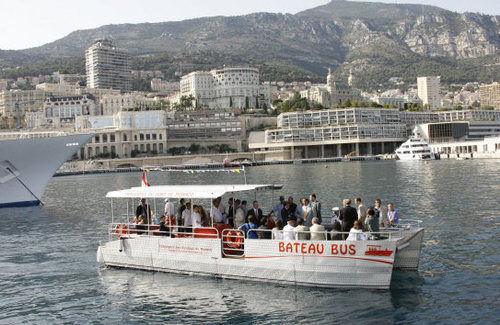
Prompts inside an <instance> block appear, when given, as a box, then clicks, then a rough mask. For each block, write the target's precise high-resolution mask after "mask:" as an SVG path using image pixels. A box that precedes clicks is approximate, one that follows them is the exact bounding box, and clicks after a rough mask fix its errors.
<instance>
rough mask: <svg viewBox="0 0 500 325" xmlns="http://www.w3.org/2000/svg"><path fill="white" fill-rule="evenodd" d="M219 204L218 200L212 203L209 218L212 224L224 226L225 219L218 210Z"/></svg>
mask: <svg viewBox="0 0 500 325" xmlns="http://www.w3.org/2000/svg"><path fill="white" fill-rule="evenodd" d="M220 204H221V202H220V200H219V199H214V200H213V201H212V209H211V210H210V216H211V217H212V220H213V221H214V224H218V225H224V224H226V218H224V215H223V214H222V213H221V212H220V209H219V206H220Z"/></svg>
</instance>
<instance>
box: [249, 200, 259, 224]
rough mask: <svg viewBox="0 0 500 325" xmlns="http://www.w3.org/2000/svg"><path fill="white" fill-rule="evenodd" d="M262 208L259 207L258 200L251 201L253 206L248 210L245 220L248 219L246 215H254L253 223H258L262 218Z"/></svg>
mask: <svg viewBox="0 0 500 325" xmlns="http://www.w3.org/2000/svg"><path fill="white" fill-rule="evenodd" d="M262 215H263V214H262V209H260V208H259V202H257V201H253V208H252V209H250V210H248V213H247V220H248V217H250V216H254V220H256V221H255V224H256V225H257V226H259V225H260V221H261V219H262Z"/></svg>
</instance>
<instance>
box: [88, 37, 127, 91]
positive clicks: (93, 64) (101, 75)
mask: <svg viewBox="0 0 500 325" xmlns="http://www.w3.org/2000/svg"><path fill="white" fill-rule="evenodd" d="M85 70H86V73H87V87H88V88H101V89H110V88H111V89H120V90H123V91H129V90H131V89H132V77H131V70H130V55H129V53H128V51H127V50H124V49H119V48H117V47H115V46H114V45H113V43H112V42H111V41H109V40H97V41H95V43H94V44H92V46H91V47H89V48H88V49H87V50H86V51H85Z"/></svg>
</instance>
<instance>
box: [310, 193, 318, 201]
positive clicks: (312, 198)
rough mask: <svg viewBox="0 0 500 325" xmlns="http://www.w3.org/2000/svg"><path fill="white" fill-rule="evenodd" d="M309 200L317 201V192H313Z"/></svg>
mask: <svg viewBox="0 0 500 325" xmlns="http://www.w3.org/2000/svg"><path fill="white" fill-rule="evenodd" d="M309 200H310V201H311V202H314V201H316V194H311V195H309Z"/></svg>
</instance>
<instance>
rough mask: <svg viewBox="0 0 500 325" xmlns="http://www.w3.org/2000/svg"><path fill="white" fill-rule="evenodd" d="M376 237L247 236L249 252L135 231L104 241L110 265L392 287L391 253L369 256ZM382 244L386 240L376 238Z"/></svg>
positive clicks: (101, 251) (392, 244) (103, 255)
mask: <svg viewBox="0 0 500 325" xmlns="http://www.w3.org/2000/svg"><path fill="white" fill-rule="evenodd" d="M374 243H375V241H357V242H346V241H338V242H336V241H307V242H306V241H290V242H287V241H277V240H266V239H259V240H251V239H250V240H249V239H246V240H245V247H244V255H243V256H240V257H226V256H224V255H223V251H222V241H221V239H208V238H169V237H155V236H135V237H130V238H126V239H118V240H112V241H110V242H108V243H106V244H104V245H101V246H99V248H98V251H97V260H98V261H99V262H101V263H103V264H105V265H107V266H116V267H125V268H134V269H142V270H154V271H162V272H172V273H183V274H197V275H205V276H213V277H218V278H227V279H238V280H251V281H265V282H273V283H283V284H293V285H302V286H313V287H328V288H356V287H358V288H359V287H360V288H374V289H388V288H389V286H390V282H391V276H392V269H393V263H394V256H395V250H396V241H384V243H383V246H384V249H388V250H391V251H393V253H392V254H391V256H368V255H365V252H367V251H368V248H367V245H369V244H374ZM376 243H377V245H380V244H381V241H376Z"/></svg>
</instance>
